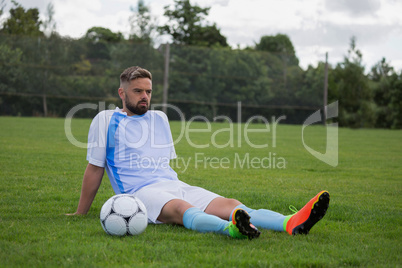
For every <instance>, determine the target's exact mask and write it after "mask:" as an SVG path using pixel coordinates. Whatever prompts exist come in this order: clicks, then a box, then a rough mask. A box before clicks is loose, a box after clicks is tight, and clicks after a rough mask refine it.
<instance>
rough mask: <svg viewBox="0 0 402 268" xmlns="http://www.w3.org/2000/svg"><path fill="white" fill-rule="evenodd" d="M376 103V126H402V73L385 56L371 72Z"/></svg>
mask: <svg viewBox="0 0 402 268" xmlns="http://www.w3.org/2000/svg"><path fill="white" fill-rule="evenodd" d="M369 77H370V79H371V87H372V91H373V100H374V102H375V104H376V114H377V120H376V124H375V126H376V127H383V128H402V80H401V78H402V74H401V75H399V76H398V75H397V74H396V73H395V71H394V68H393V67H392V66H390V65H389V63H387V61H386V59H385V58H383V59H382V60H381V61H379V62H378V63H377V64H376V65H374V66H373V67H372V68H371V72H370V74H369Z"/></svg>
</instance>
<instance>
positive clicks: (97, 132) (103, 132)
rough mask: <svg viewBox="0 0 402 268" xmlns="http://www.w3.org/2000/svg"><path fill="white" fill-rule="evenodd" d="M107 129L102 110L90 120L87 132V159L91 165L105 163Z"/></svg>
mask: <svg viewBox="0 0 402 268" xmlns="http://www.w3.org/2000/svg"><path fill="white" fill-rule="evenodd" d="M107 130H108V118H107V113H106V111H102V112H100V113H99V114H98V115H96V116H95V118H94V119H93V120H92V123H91V126H90V128H89V132H88V148H87V161H88V162H89V163H90V164H92V165H95V166H98V167H105V165H106V146H107V144H106V136H107Z"/></svg>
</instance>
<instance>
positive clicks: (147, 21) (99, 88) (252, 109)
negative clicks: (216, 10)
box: [0, 0, 402, 129]
mask: <svg viewBox="0 0 402 268" xmlns="http://www.w3.org/2000/svg"><path fill="white" fill-rule="evenodd" d="M2 3H4V0H3V2H2ZM12 3H13V7H12V8H11V9H10V11H9V12H10V14H9V17H8V18H7V19H3V23H2V25H1V28H0V105H1V110H0V112H1V114H2V115H23V116H30V115H38V116H40V115H45V116H65V115H66V113H67V112H68V111H69V110H70V109H71V108H72V107H73V106H74V105H76V104H78V103H82V102H99V101H105V102H106V104H105V105H106V107H107V106H108V105H109V104H114V105H118V106H120V105H119V100H118V98H117V94H116V90H117V87H118V76H119V74H120V73H121V71H122V70H123V69H124V68H126V67H128V66H132V65H139V66H142V67H144V68H147V69H149V70H150V71H151V72H152V73H153V76H154V79H153V80H154V81H153V84H154V94H153V102H154V103H161V102H162V88H163V83H164V72H165V70H164V63H165V58H164V57H165V49H166V45H156V44H157V41H158V40H159V38H160V36H162V35H164V36H169V37H170V40H171V41H170V53H169V70H168V73H169V77H168V83H169V87H168V88H169V93H168V102H169V103H171V104H174V105H176V106H178V107H179V108H180V110H181V111H182V112H183V113H184V114H185V116H186V118H187V119H188V118H190V117H192V116H194V115H203V116H205V117H207V118H208V119H212V118H214V117H215V116H217V115H226V116H229V117H230V118H232V119H233V121H234V120H235V119H236V116H237V109H238V106H237V103H238V102H241V104H242V120H247V118H249V117H250V116H253V115H257V114H258V115H262V116H265V117H266V118H271V116H280V115H286V116H287V120H286V121H285V123H302V122H303V121H304V120H305V119H306V118H307V117H308V115H309V114H311V113H312V112H314V111H315V110H317V109H320V108H322V107H323V88H324V81H325V79H324V78H325V75H326V74H325V72H326V67H325V62H320V63H318V64H317V66H312V65H310V66H308V68H307V69H306V70H303V69H302V68H301V67H300V66H299V60H298V58H297V57H296V51H295V49H294V47H293V44H292V42H291V40H290V38H289V37H288V36H287V35H284V34H280V33H278V34H276V35H271V36H269V35H266V36H262V37H261V39H260V41H259V42H258V43H256V44H255V45H254V46H250V47H247V48H244V49H240V48H231V47H230V46H229V45H228V44H227V41H226V37H225V36H223V35H222V34H221V33H220V29H219V28H218V26H217V25H216V24H215V23H210V22H208V21H206V19H205V18H206V17H207V15H208V12H209V10H210V8H202V7H199V6H197V5H193V4H191V3H190V1H189V0H175V1H174V4H173V5H171V6H167V7H165V13H164V16H166V17H167V19H168V20H167V22H166V24H165V25H162V26H158V25H157V24H156V19H155V18H154V17H153V15H152V13H151V11H150V9H149V7H147V6H146V5H145V4H144V2H143V0H139V1H138V2H137V5H136V7H131V12H132V16H131V17H130V18H129V22H130V25H131V29H130V34H129V36H127V37H125V36H124V35H123V34H122V33H120V32H117V33H116V32H113V31H111V30H110V29H107V28H103V27H92V28H90V29H88V30H87V32H86V34H85V35H84V36H82V37H81V38H76V39H74V38H68V37H63V36H60V35H59V34H58V33H57V27H56V24H55V21H54V16H55V13H54V8H53V6H52V4H49V5H48V7H47V10H46V19H45V20H44V21H41V20H40V19H39V11H38V9H36V8H32V9H25V8H24V7H22V6H21V5H20V4H18V3H17V2H16V1H14V0H13V1H12ZM0 8H1V10H0V18H1V17H2V15H3V13H4V12H3V10H4V4H0ZM362 58H363V55H362V53H361V52H360V50H359V49H358V48H357V45H356V40H355V38H354V37H352V38H351V39H350V46H349V50H348V51H347V53H346V55H345V57H344V59H343V61H342V62H340V63H338V64H336V65H335V66H331V65H329V66H328V68H327V70H328V71H327V76H328V103H331V102H334V101H339V115H338V118H337V121H338V122H339V124H340V125H341V126H346V127H354V128H360V127H381V128H396V129H400V128H401V127H402V73H399V74H398V73H397V72H395V70H394V68H393V67H392V66H390V64H389V63H388V62H387V60H386V59H385V58H382V59H380V60H379V62H378V63H377V64H376V65H375V66H373V67H372V68H371V70H370V71H369V72H368V74H365V68H364V66H363V65H362ZM95 113H96V111H91V110H86V111H80V113H79V114H77V116H93V115H94V114H95ZM169 113H171V114H170V116H171V117H172V118H174V117H175V114H174V113H172V111H170V112H169Z"/></svg>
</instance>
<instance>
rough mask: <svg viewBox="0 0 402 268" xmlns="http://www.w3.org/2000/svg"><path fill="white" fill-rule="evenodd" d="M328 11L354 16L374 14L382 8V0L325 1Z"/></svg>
mask: <svg viewBox="0 0 402 268" xmlns="http://www.w3.org/2000/svg"><path fill="white" fill-rule="evenodd" d="M325 7H326V9H327V10H328V11H330V12H331V11H340V12H346V13H348V14H349V15H352V16H360V15H367V14H373V13H374V12H376V11H377V10H379V9H380V7H381V1H380V0H325Z"/></svg>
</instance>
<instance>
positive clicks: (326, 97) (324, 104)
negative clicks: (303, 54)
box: [322, 52, 328, 125]
mask: <svg viewBox="0 0 402 268" xmlns="http://www.w3.org/2000/svg"><path fill="white" fill-rule="evenodd" d="M327 103H328V52H327V53H325V73H324V99H323V120H322V121H323V124H324V125H325V121H326V119H327Z"/></svg>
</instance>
